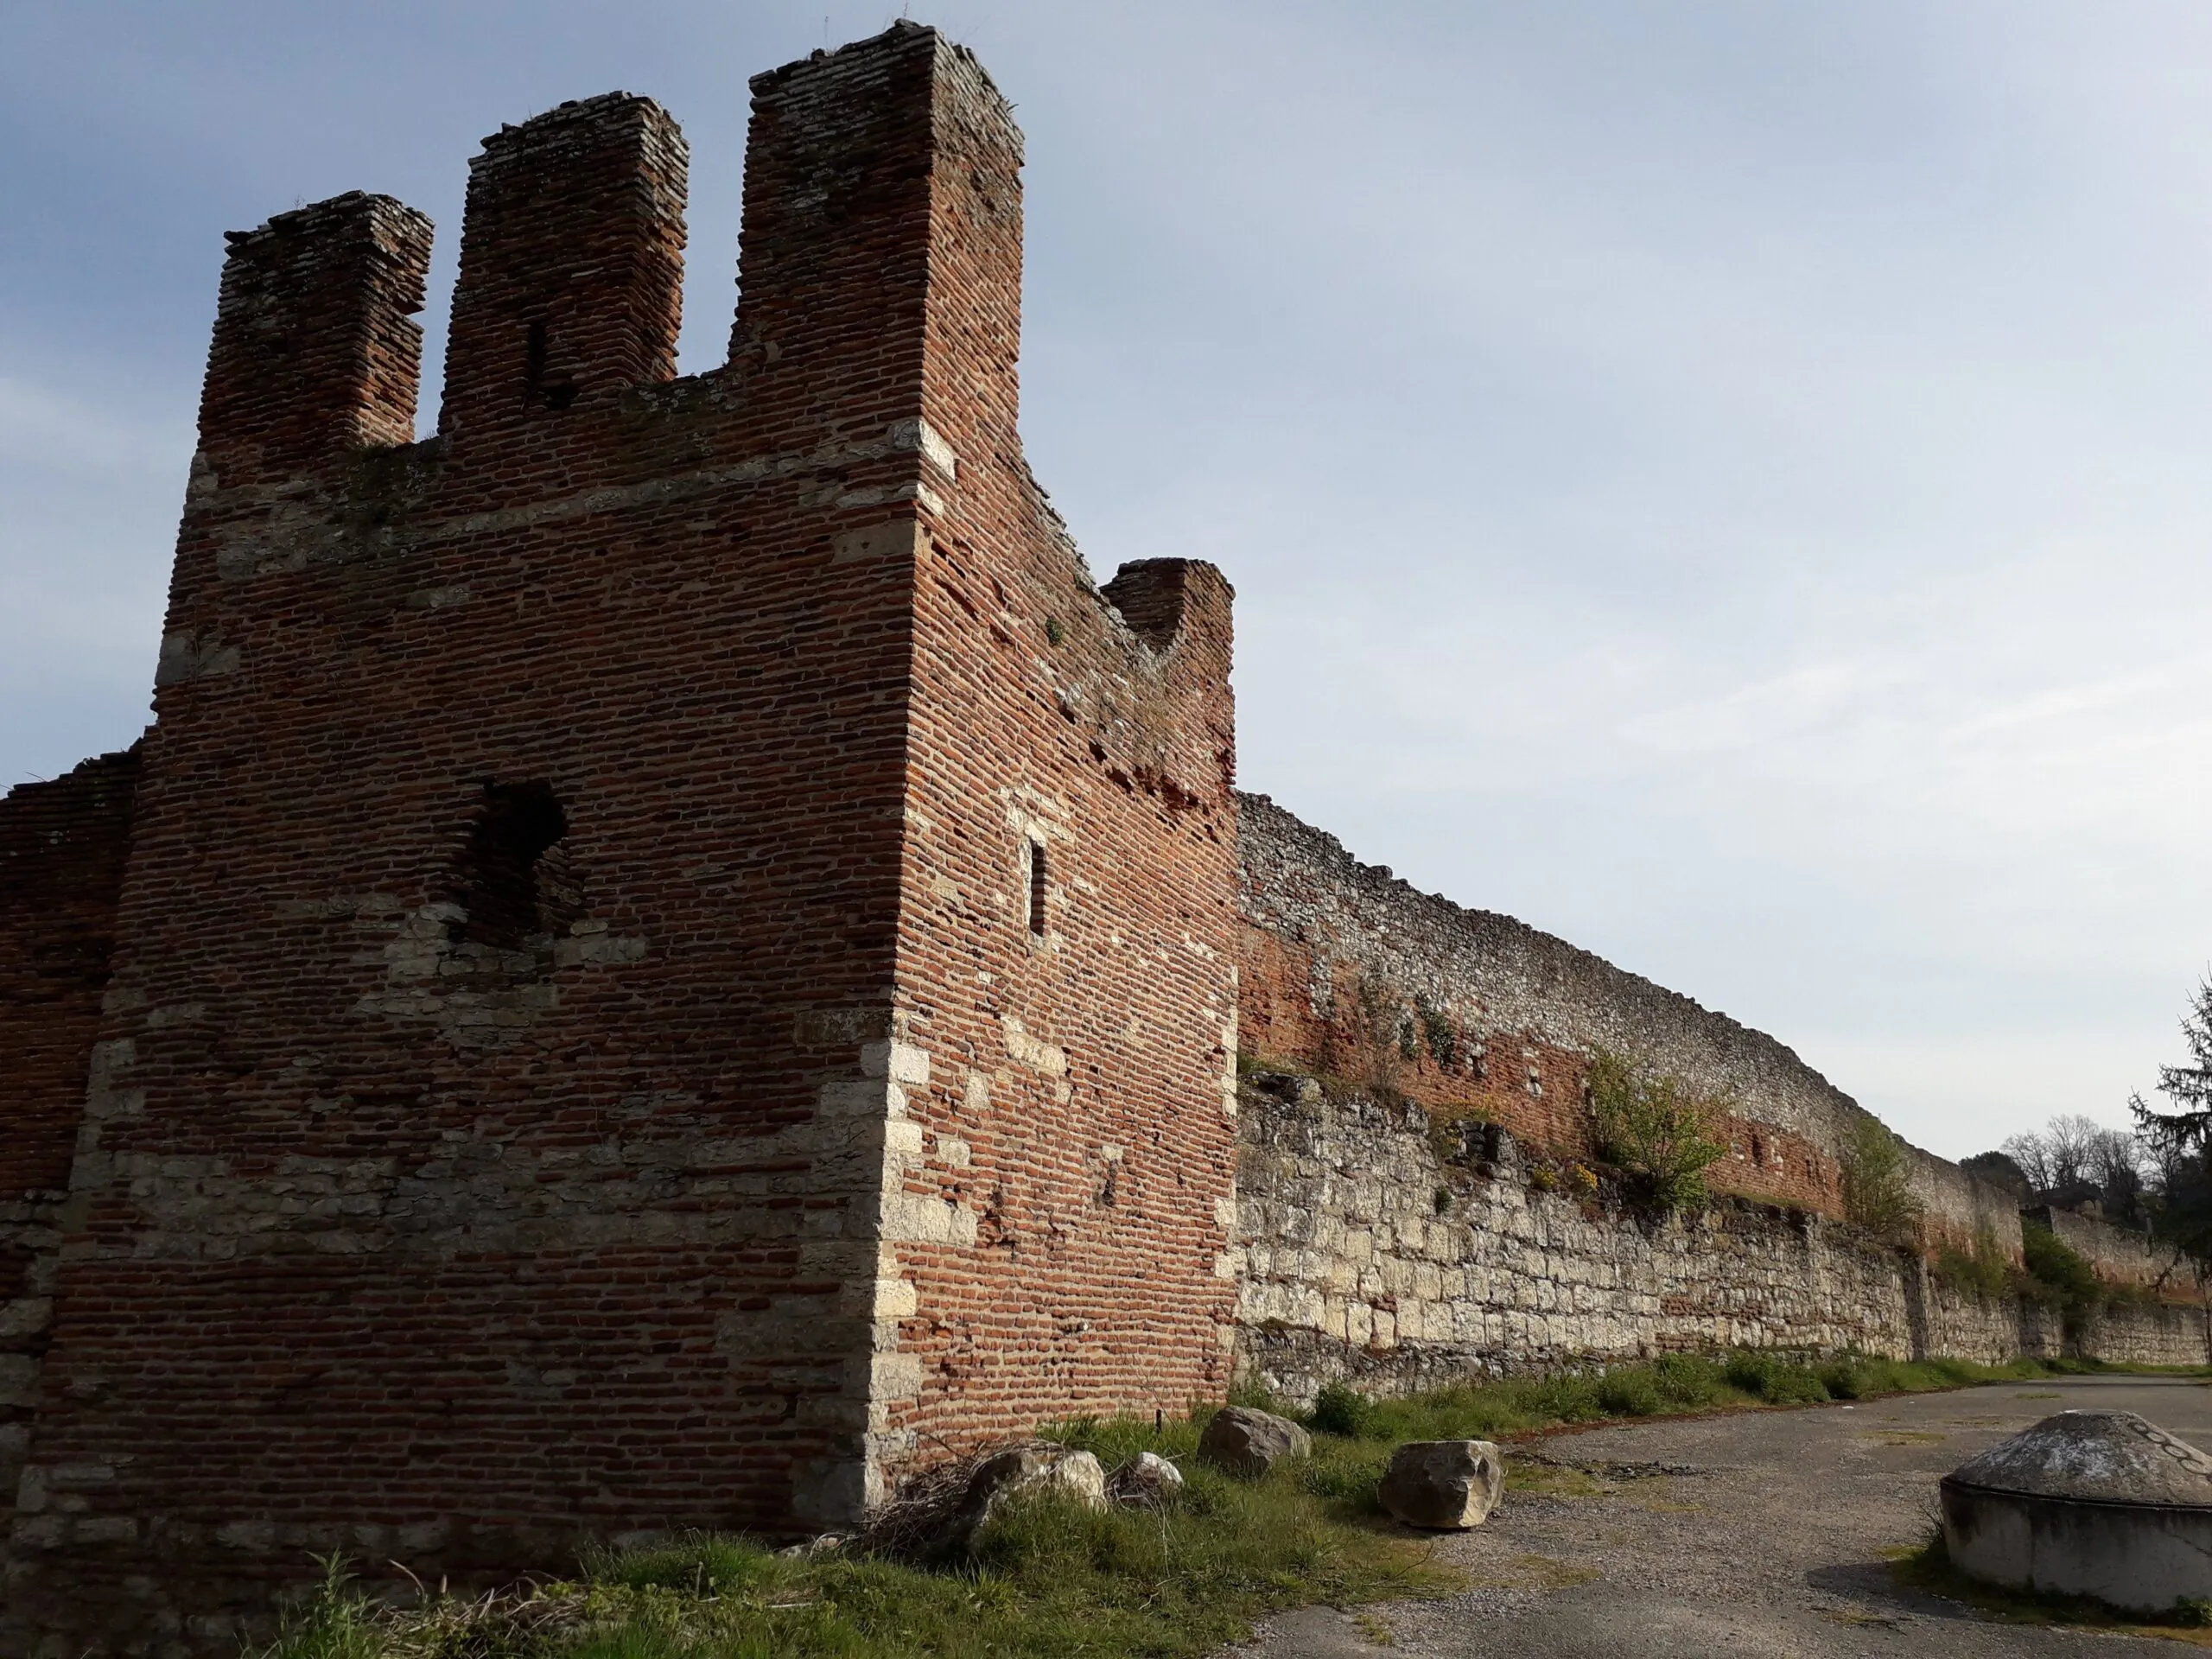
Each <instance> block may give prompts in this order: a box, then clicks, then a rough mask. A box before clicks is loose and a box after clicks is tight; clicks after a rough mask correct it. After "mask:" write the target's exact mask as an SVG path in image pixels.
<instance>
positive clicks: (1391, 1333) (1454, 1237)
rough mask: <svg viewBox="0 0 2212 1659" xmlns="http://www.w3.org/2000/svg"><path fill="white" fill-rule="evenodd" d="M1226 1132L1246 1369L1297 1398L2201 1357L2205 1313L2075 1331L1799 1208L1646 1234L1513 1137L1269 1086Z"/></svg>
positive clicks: (2147, 1309) (2112, 1314) (2122, 1316)
mask: <svg viewBox="0 0 2212 1659" xmlns="http://www.w3.org/2000/svg"><path fill="white" fill-rule="evenodd" d="M1242 1124H1243V1135H1242V1145H1241V1157H1240V1161H1239V1166H1238V1226H1239V1230H1240V1235H1241V1236H1240V1239H1239V1246H1240V1249H1241V1250H1242V1252H1243V1261H1242V1277H1241V1281H1240V1293H1239V1300H1238V1315H1239V1319H1240V1321H1241V1324H1242V1327H1243V1331H1242V1339H1241V1352H1240V1363H1241V1364H1242V1366H1243V1370H1244V1371H1245V1372H1246V1373H1247V1374H1248V1375H1249V1376H1253V1377H1254V1378H1255V1379H1256V1380H1258V1381H1260V1382H1262V1383H1265V1384H1266V1385H1267V1386H1268V1387H1269V1388H1270V1389H1274V1390H1275V1391H1276V1392H1277V1393H1279V1394H1281V1395H1283V1396H1284V1397H1286V1398H1288V1399H1291V1400H1294V1401H1297V1402H1300V1403H1310V1402H1311V1401H1312V1399H1313V1396H1314V1395H1315V1394H1316V1393H1317V1392H1318V1391H1319V1389H1320V1387H1321V1386H1322V1384H1324V1383H1329V1382H1332V1381H1347V1382H1350V1383H1352V1384H1353V1385H1354V1386H1357V1387H1358V1388H1361V1389H1366V1390H1369V1391H1370V1392H1379V1393H1386V1394H1396V1393H1408V1392H1412V1391H1415V1390H1418V1389H1427V1388H1434V1387H1440V1386H1443V1385H1446V1384H1449V1383H1457V1382H1462V1381H1465V1380H1466V1379H1468V1378H1470V1377H1475V1376H1505V1375H1513V1374H1516V1373H1523V1372H1538V1371H1546V1370H1565V1369H1578V1368H1581V1367H1586V1366H1591V1365H1603V1364H1611V1363H1621V1362H1624V1361H1632V1360H1642V1359H1649V1358H1653V1357H1657V1356H1659V1355H1662V1354H1665V1353H1669V1352H1673V1351H1695V1350H1705V1349H1717V1348H1730V1347H1747V1348H1774V1349H1783V1350H1789V1351H1797V1352H1834V1351H1840V1350H1853V1351H1858V1352H1860V1353H1866V1354H1876V1355H1883V1356H1887V1357H1893V1358H1925V1357H1956V1358H1962V1359H1972V1360H1977V1361H1981V1362H1984V1363H1999V1362H2002V1361H2005V1360H2009V1359H2012V1358H2014V1357H2018V1356H2021V1355H2023V1354H2027V1355H2037V1354H2042V1355H2053V1356H2055V1355H2058V1354H2061V1353H2081V1354H2088V1355H2092V1356H2095V1357H2105V1358H2110V1359H2114V1360H2130V1361H2140V1360H2154V1361H2155V1362H2156V1363H2174V1364H2202V1363H2205V1362H2206V1358H2207V1348H2206V1333H2205V1325H2204V1312H2203V1310H2202V1308H2201V1307H2195V1308H2192V1307H2185V1306H2164V1307H2161V1306H2155V1305H2152V1306H2146V1305H2133V1304H2122V1305H2120V1306H2115V1307H2111V1308H2107V1309H2106V1310H2104V1311H2103V1312H2101V1313H2098V1314H2097V1315H2095V1316H2094V1317H2093V1318H2091V1319H2088V1320H2087V1321H2086V1322H2084V1324H2083V1325H2082V1326H2081V1327H2080V1328H2079V1329H2077V1330H2075V1331H2072V1332H2069V1331H2068V1330H2067V1329H2065V1327H2064V1325H2063V1320H2062V1319H2061V1317H2060V1315H2059V1313H2057V1311H2056V1310H2055V1309H2051V1308H2049V1307H2045V1306H2042V1305H2041V1304H2038V1303H2035V1302H2031V1301H2023V1300H2012V1299H2010V1298H2005V1299H1999V1300H1995V1301H1984V1300H1980V1299H1979V1298H1977V1297H1974V1296H1972V1295H1961V1294H1956V1293H1955V1292H1952V1291H1950V1290H1948V1289H1947V1288H1946V1287H1943V1286H1942V1284H1941V1283H1939V1282H1937V1281H1935V1280H1934V1279H1933V1278H1931V1277H1930V1275H1929V1273H1928V1271H1927V1268H1926V1267H1925V1265H1924V1263H1923V1261H1922V1260H1921V1258H1920V1257H1919V1256H1918V1255H1917V1254H1916V1253H1915V1252H1912V1251H1910V1250H1899V1249H1895V1248H1893V1247H1890V1246H1887V1245H1885V1244H1882V1243H1878V1242H1876V1241H1874V1240H1872V1239H1870V1238H1868V1237H1866V1236H1865V1235H1863V1234H1861V1233H1860V1232H1859V1231H1858V1230H1856V1229H1854V1228H1852V1227H1851V1226H1849V1225H1848V1224H1845V1223H1840V1222H1837V1221H1834V1220H1832V1219H1830V1218H1828V1217H1823V1216H1821V1215H1819V1214H1818V1213H1817V1212H1815V1211H1808V1210H1803V1209H1794V1208H1783V1207H1780V1206H1776V1205H1761V1204H1757V1203H1754V1202H1751V1201H1748V1200H1745V1199H1742V1198H1722V1199H1721V1200H1720V1201H1719V1202H1718V1203H1716V1204H1715V1205H1713V1206H1712V1207H1710V1208H1708V1209H1705V1210H1701V1211H1686V1212H1681V1213H1677V1214H1675V1215H1671V1216H1669V1217H1665V1218H1663V1219H1655V1218H1653V1217H1649V1216H1648V1215H1642V1214H1639V1213H1637V1211H1633V1210H1630V1209H1628V1208H1625V1207H1624V1206H1623V1205H1621V1204H1620V1203H1619V1202H1618V1199H1617V1198H1615V1197H1614V1196H1613V1195H1611V1194H1608V1193H1606V1192H1604V1191H1603V1190H1602V1189H1600V1190H1598V1191H1593V1192H1586V1193H1577V1192H1574V1191H1573V1190H1572V1189H1571V1188H1569V1187H1567V1186H1566V1185H1563V1184H1561V1183H1560V1179H1559V1178H1558V1175H1557V1173H1556V1170H1555V1168H1554V1166H1552V1165H1551V1164H1549V1163H1548V1162H1546V1161H1544V1160H1541V1159H1535V1158H1532V1157H1531V1156H1530V1155H1529V1154H1528V1153H1527V1152H1525V1151H1524V1149H1523V1148H1522V1146H1521V1145H1520V1144H1519V1143H1518V1142H1517V1141H1516V1138H1515V1136H1514V1135H1512V1133H1511V1132H1510V1130H1506V1129H1503V1128H1498V1127H1497V1126H1485V1125H1482V1124H1477V1123H1469V1122H1465V1121H1461V1122H1447V1123H1445V1124H1442V1125H1440V1124H1439V1123H1438V1122H1437V1121H1436V1120H1435V1119H1434V1118H1433V1116H1432V1115H1431V1113H1430V1112H1429V1110H1428V1109H1426V1108H1424V1107H1422V1106H1421V1105H1420V1104H1419V1103H1409V1102H1392V1103H1383V1102H1378V1101H1376V1100H1375V1099H1373V1098H1371V1097H1368V1096H1363V1095H1359V1094H1351V1095H1344V1094H1332V1092H1331V1091H1329V1090H1325V1089H1324V1088H1323V1087H1322V1085H1321V1084H1319V1083H1318V1082H1316V1081H1315V1080H1314V1079H1313V1078H1311V1077H1298V1076H1294V1075H1283V1074H1275V1075H1272V1076H1268V1077H1264V1078H1263V1079H1262V1080H1261V1081H1260V1083H1259V1084H1258V1085H1257V1086H1248V1087H1247V1088H1246V1089H1245V1090H1244V1092H1243V1118H1242Z"/></svg>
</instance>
